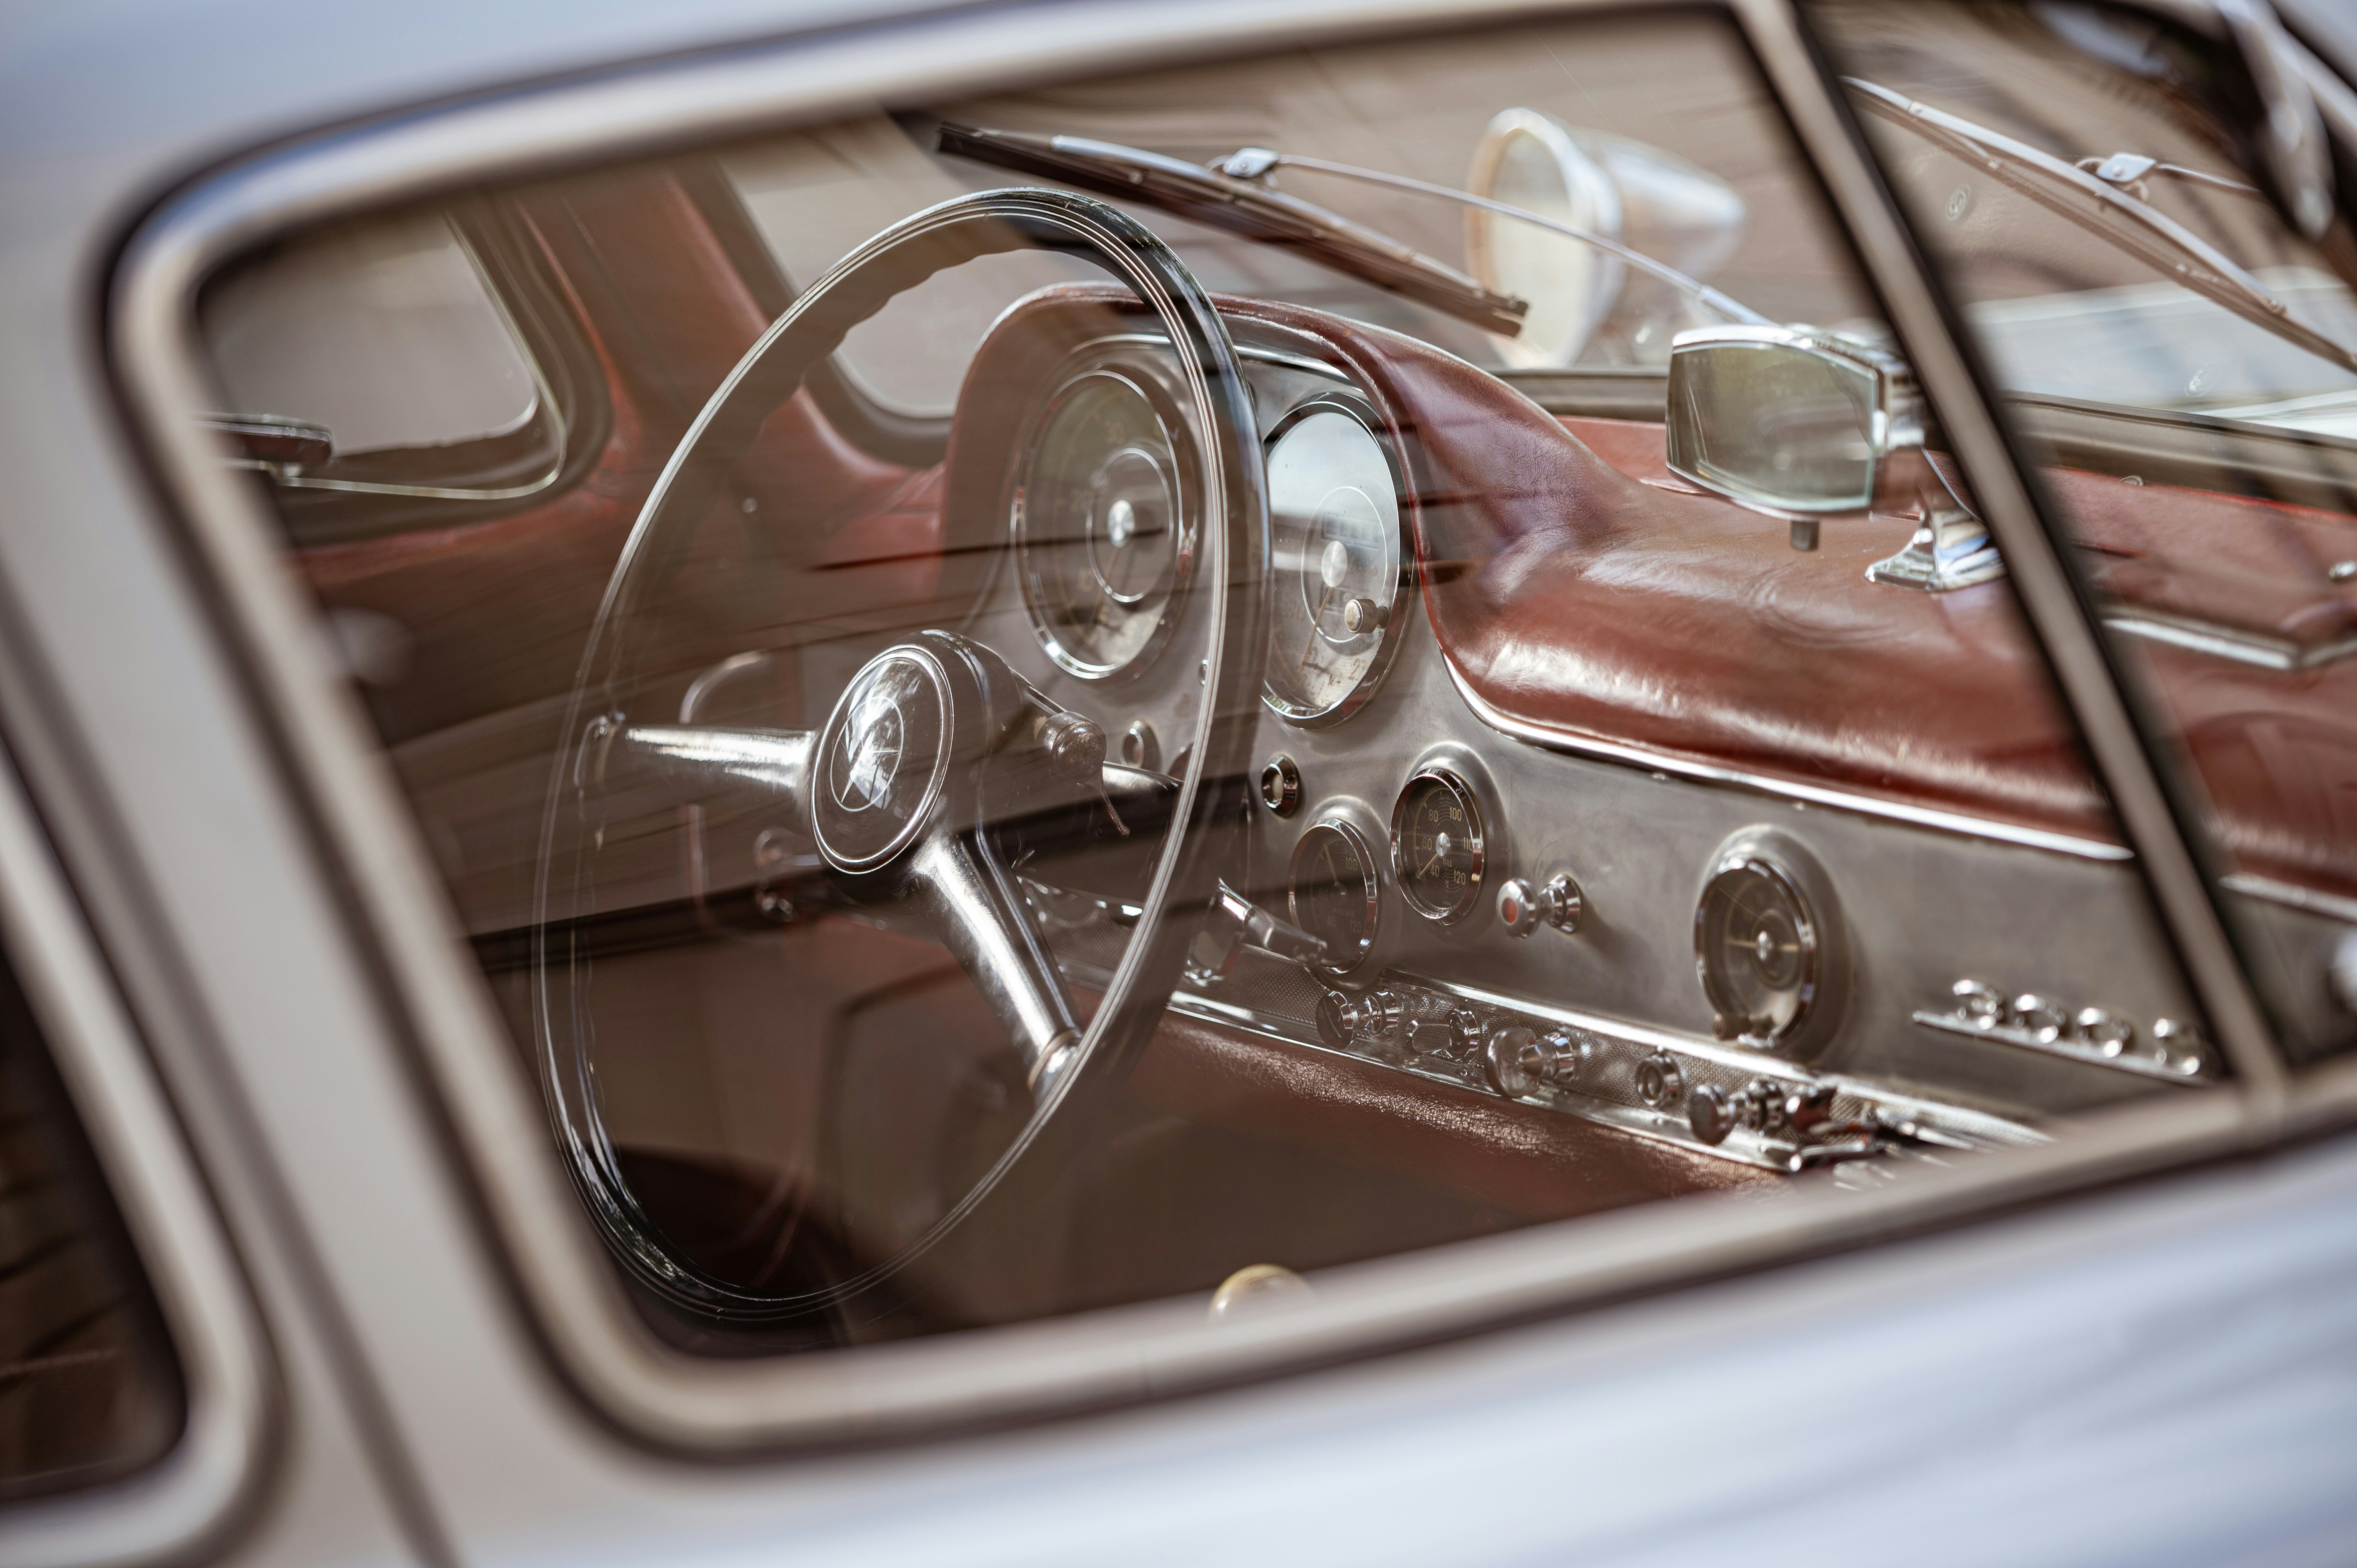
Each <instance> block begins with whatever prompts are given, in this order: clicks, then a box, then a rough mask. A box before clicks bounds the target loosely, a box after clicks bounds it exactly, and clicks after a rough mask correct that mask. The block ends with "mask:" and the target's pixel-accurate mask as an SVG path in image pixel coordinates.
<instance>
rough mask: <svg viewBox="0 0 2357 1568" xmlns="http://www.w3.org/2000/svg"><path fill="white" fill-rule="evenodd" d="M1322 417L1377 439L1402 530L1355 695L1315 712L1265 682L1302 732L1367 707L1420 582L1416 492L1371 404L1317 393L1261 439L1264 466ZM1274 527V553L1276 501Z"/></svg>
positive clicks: (1273, 703) (1272, 653) (1267, 697)
mask: <svg viewBox="0 0 2357 1568" xmlns="http://www.w3.org/2000/svg"><path fill="white" fill-rule="evenodd" d="M1320 413H1339V414H1341V415H1343V416H1345V417H1347V418H1349V419H1351V420H1352V421H1354V422H1356V423H1357V424H1358V425H1359V426H1360V428H1361V429H1362V430H1364V431H1365V432H1366V433H1367V434H1368V435H1370V436H1372V438H1373V440H1374V443H1375V449H1376V450H1377V451H1379V452H1381V453H1382V454H1383V467H1385V468H1386V469H1387V470H1388V471H1389V473H1390V475H1391V482H1392V500H1393V504H1394V508H1395V509H1396V511H1397V515H1398V519H1399V526H1398V528H1397V529H1396V531H1395V532H1394V538H1393V539H1392V540H1391V547H1392V564H1393V566H1394V571H1393V573H1392V585H1391V602H1390V603H1389V604H1388V605H1386V606H1385V607H1384V619H1383V626H1382V627H1381V628H1378V629H1377V630H1376V631H1375V633H1374V634H1373V635H1374V638H1375V645H1374V650H1373V657H1372V659H1371V660H1369V661H1368V664H1367V667H1366V669H1365V670H1363V671H1361V672H1360V674H1359V677H1358V679H1357V680H1356V681H1355V682H1352V684H1351V689H1350V691H1349V692H1347V693H1344V694H1343V695H1342V697H1341V698H1340V700H1338V701H1336V702H1334V703H1331V704H1329V705H1328V706H1326V707H1322V708H1311V707H1307V706H1304V705H1302V704H1300V703H1295V702H1292V701H1289V700H1288V699H1286V698H1285V697H1283V696H1281V695H1279V694H1278V693H1277V692H1276V690H1275V687H1274V686H1272V685H1270V684H1267V683H1265V682H1264V683H1263V685H1262V687H1261V701H1262V703H1265V705H1266V706H1267V708H1268V710H1269V711H1270V712H1271V713H1273V714H1276V715H1277V716H1278V717H1279V718H1282V719H1283V720H1285V722H1286V723H1287V724H1289V725H1294V726H1295V727H1296V728H1297V729H1308V730H1317V729H1328V728H1330V727H1332V726H1333V725H1339V724H1340V723H1342V722H1343V721H1344V720H1346V719H1348V718H1350V717H1351V715H1352V714H1356V713H1357V712H1358V711H1359V710H1360V709H1361V708H1362V707H1364V706H1365V705H1366V703H1367V701H1368V699H1370V698H1372V696H1373V695H1374V694H1375V693H1376V691H1377V690H1378V689H1379V688H1381V686H1382V685H1383V677H1384V676H1385V675H1386V674H1388V673H1389V672H1390V671H1391V666H1392V661H1393V660H1394V659H1395V658H1396V657H1397V656H1398V653H1399V645H1400V641H1401V639H1400V636H1399V624H1400V615H1401V613H1402V610H1403V608H1404V607H1405V604H1406V603H1407V598H1408V592H1407V591H1408V589H1409V587H1410V586H1411V585H1413V584H1414V582H1415V541H1414V538H1413V536H1412V532H1411V517H1412V515H1413V514H1412V507H1413V502H1412V499H1411V498H1412V496H1413V494H1414V491H1413V489H1412V487H1411V486H1410V485H1409V484H1408V482H1407V470H1406V468H1405V467H1404V466H1403V465H1402V463H1401V461H1400V454H1399V448H1398V446H1397V444H1396V443H1394V441H1393V439H1392V437H1391V435H1389V433H1388V432H1387V431H1386V430H1385V429H1384V426H1383V417H1382V416H1381V415H1380V414H1378V413H1376V412H1375V408H1374V405H1373V404H1372V403H1369V402H1368V401H1367V400H1366V399H1365V398H1363V397H1361V396H1359V395H1357V394H1355V393H1352V392H1340V391H1336V392H1318V393H1317V394H1316V395H1314V396H1312V397H1310V398H1308V399H1306V400H1305V401H1303V402H1301V403H1296V404H1294V405H1293V406H1292V407H1291V408H1288V409H1287V410H1286V412H1285V413H1284V415H1283V416H1282V417H1281V418H1279V419H1278V420H1277V422H1276V423H1275V424H1273V425H1271V426H1270V427H1269V432H1268V434H1267V435H1265V436H1264V437H1263V438H1262V440H1261V460H1262V462H1263V463H1264V465H1265V464H1269V463H1273V462H1274V461H1275V457H1276V449H1277V446H1279V445H1280V444H1281V443H1282V442H1283V441H1284V440H1285V438H1286V435H1290V434H1291V433H1292V432H1293V430H1294V429H1295V428H1296V427H1297V426H1298V425H1300V424H1303V423H1304V422H1305V421H1307V420H1308V419H1311V418H1313V417H1315V416H1316V415H1318V414H1320ZM1269 528H1270V542H1271V547H1272V550H1273V549H1274V546H1275V528H1276V521H1275V505H1274V499H1272V502H1271V516H1270V520H1269ZM1280 591H1282V590H1280ZM1270 636H1271V638H1272V639H1274V637H1275V625H1274V617H1273V616H1272V626H1271V628H1270ZM1278 655H1279V650H1277V649H1276V648H1275V647H1274V646H1272V647H1271V648H1270V650H1269V657H1270V659H1271V660H1272V661H1274V660H1275V659H1276V658H1277V657H1278Z"/></svg>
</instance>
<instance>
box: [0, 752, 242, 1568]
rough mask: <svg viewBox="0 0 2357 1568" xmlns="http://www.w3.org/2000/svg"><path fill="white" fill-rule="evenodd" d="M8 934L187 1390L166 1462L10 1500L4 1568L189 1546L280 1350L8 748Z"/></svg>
mask: <svg viewBox="0 0 2357 1568" xmlns="http://www.w3.org/2000/svg"><path fill="white" fill-rule="evenodd" d="M0 941H5V945H6V948H7V951H8V956H9V960H10V961H11V962H12V963H13V964H14V965H15V967H16V976H17V980H18V982H19V983H20V984H21V985H22V986H23V987H24V992H25V998H26V1001H27V1003H28V1004H30V1005H31V1007H32V1010H33V1015H34V1016H35V1017H36V1018H37V1019H38V1021H39V1023H40V1026H41V1031H42V1035H43V1036H44V1039H45V1041H46V1043H47V1044H48V1048H49V1054H50V1056H51V1058H53V1059H54V1060H55V1061H56V1063H57V1067H58V1075H59V1078H60V1079H63V1080H64V1082H65V1087H66V1093H67V1096H68V1098H69V1099H70V1101H72V1104H73V1109H74V1112H75V1113H76V1114H77V1116H78V1117H79V1118H80V1119H81V1124H82V1129H83V1131H84V1133H86V1134H87V1135H88V1137H89V1139H90V1143H91V1149H92V1151H93V1153H95V1155H97V1157H98V1161H99V1164H100V1165H101V1167H102V1169H103V1170H104V1172H105V1175H106V1178H107V1184H108V1187H109V1188H110V1190H111V1192H112V1194H113V1198H114V1202H115V1205H116V1207H117V1208H119V1209H120V1210H121V1212H122V1215H123V1222H124V1227H125V1229H127V1230H129V1231H130V1233H131V1240H132V1245H133V1247H134V1249H135V1251H137V1253H138V1257H139V1262H140V1264H141V1266H142V1268H143V1270H144V1271H145V1274H146V1278H147V1283H148V1287H149V1289H150V1290H152V1291H153V1292H154V1294H155V1297H156V1305H157V1306H158V1308H159V1309H160V1310H161V1311H162V1314H163V1316H164V1325H165V1329H166V1332H167V1334H168V1336H169V1337H170V1339H171V1344H172V1348H173V1351H174V1353H175V1354H176V1355H177V1356H178V1360H179V1366H180V1377H181V1380H182V1383H183V1386H184V1389H185V1391H186V1398H187V1402H188V1409H187V1418H186V1423H185V1424H184V1425H183V1426H182V1428H181V1431H180V1436H179V1440H178V1443H177V1444H174V1445H173V1447H172V1449H171V1450H170V1451H169V1452H168V1453H167V1454H166V1455H164V1457H163V1458H162V1459H160V1460H159V1461H157V1462H156V1464H155V1465H152V1466H149V1467H147V1468H146V1469H145V1470H142V1471H140V1472H139V1473H137V1474H135V1475H133V1476H131V1477H126V1478H125V1479H124V1480H121V1481H117V1482H113V1483H111V1484H108V1485H104V1486H100V1487H91V1488H89V1489H87V1490H83V1491H76V1492H66V1493H61V1494H59V1495H58V1496H55V1497H50V1498H38V1499H34V1500H31V1501H27V1502H22V1503H16V1504H11V1505H7V1506H5V1507H0V1568H67V1565H69V1564H71V1565H75V1568H81V1565H86V1564H95V1563H137V1562H145V1561H148V1560H151V1559H154V1558H156V1557H159V1556H163V1555H165V1554H167V1553H170V1552H182V1551H186V1550H187V1549H188V1548H189V1547H190V1546H192V1545H194V1544H195V1543H197V1542H199V1541H203V1540H205V1539H207V1538H209V1537H211V1536H213V1535H214V1534H215V1533H216V1532H218V1531H219V1530H221V1529H222V1528H223V1527H224V1526H225V1525H226V1524H227V1522H228V1521H229V1520H230V1519H231V1516H232V1515H233V1514H234V1513H235V1512H236V1511H237V1509H238V1508H239V1505H240V1504H241V1503H242V1501H243V1500H244V1498H245V1496H246V1493H247V1492H248V1490H249V1488H250V1487H251V1486H252V1485H253V1482H254V1480H255V1479H256V1477H258V1476H259V1474H260V1472H261V1468H262V1460H263V1456H264V1445H265V1444H266V1442H267V1440H268V1438H269V1435H270V1429H271V1426H272V1423H273V1415H274V1411H275V1409H276V1405H275V1401H274V1392H275V1388H274V1380H273V1372H272V1369H271V1362H270V1359H269V1358H268V1356H267V1354H266V1352H265V1349H264V1335H263V1331H262V1327H261V1324H260V1320H259V1318H258V1317H257V1316H256V1314H255V1310H254V1306H253V1298H252V1296H251V1295H250V1294H248V1292H247V1289H246V1284H245V1281H244V1278H243V1276H242V1273H240V1271H239V1268H238V1266H237V1262H236V1261H235V1258H234V1256H233V1254H232V1252H231V1248H230V1244H229V1240H228V1238H227V1237H226V1236H225V1235H224V1234H223V1232H222V1230H221V1222H220V1220H219V1219H218V1218H217V1216H216V1215H215V1214H214V1212H213V1209H212V1207H211V1205H210V1202H209V1201H208V1198H207V1187H206V1185H205V1182H204V1180H203V1178H202V1177H201V1176H199V1174H198V1171H197V1168H196V1162H195V1160H194V1159H193V1157H192V1156H191V1155H190V1154H189V1152H188V1144H187V1142H186V1140H185V1139H184V1138H183V1137H182V1136H181V1133H180V1129H179V1126H178V1122H177V1121H176V1120H175V1119H174V1116H173V1114H172V1112H171V1110H170V1108H169V1106H168V1105H167V1101H166V1099H165V1095H164V1090H163V1087H162V1085H161V1084H160V1083H159V1082H158V1081H157V1079H156V1073H155V1069H154V1068H153V1067H152V1065H151V1064H150V1063H149V1062H148V1060H147V1058H146V1055H145V1052H144V1051H143V1050H142V1048H141V1047H140V1046H139V1043H138V1041H137V1039H136V1036H135V1033H134V1031H133V1028H132V1026H131V1021H130V1016H129V1015H128V1013H127V1011H126V1010H125V1007H124V1001H123V998H122V995H121V993H119V991H118V990H117V989H116V987H115V985H114V983H113V979H112V978H111V977H110V976H109V975H108V973H107V971H106V968H105V965H104V963H103V961H102V960H101V959H100V957H99V955H98V952H97V949H96V946H95V944H94V943H93V942H92V940H91V933H90V929H89V927H88V926H87V924H86V923H85V922H84V920H83V917H82V914H81V909H80V908H78V907H77V906H76V904H75V902H74V899H73V897H72V895H71V894H70V892H68V891H67V888H66V883H65V876H64V873H63V871H62V870H61V869H60V868H59V865H58V863H57V860H56V859H55V857H54V856H53V855H52V854H51V852H50V849H49V844H48V839H47V837H46V835H45V834H44V833H43V832H42V831H41V829H40V826H39V824H38V822H37V821H36V820H35V818H34V815H33V811H32V808H31V806H30V805H29V804H28V803H27V800H26V798H25V795H24V792H23V790H22V788H21V787H20V785H19V783H18V781H17V777H16V769H15V764H14V761H13V759H12V758H11V757H9V756H8V754H7V753H6V751H5V749H0Z"/></svg>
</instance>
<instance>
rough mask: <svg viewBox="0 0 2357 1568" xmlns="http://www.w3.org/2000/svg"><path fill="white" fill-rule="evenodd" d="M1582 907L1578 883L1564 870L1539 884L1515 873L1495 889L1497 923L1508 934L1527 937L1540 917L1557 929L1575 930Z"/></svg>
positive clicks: (1537, 923)
mask: <svg viewBox="0 0 2357 1568" xmlns="http://www.w3.org/2000/svg"><path fill="white" fill-rule="evenodd" d="M1586 909H1587V905H1586V902H1585V901H1584V900H1583V899H1582V898H1581V897H1580V893H1579V884H1578V883H1577V882H1574V881H1573V880H1572V879H1571V873H1569V872H1567V871H1558V872H1556V873H1555V875H1553V876H1550V877H1548V878H1547V879H1546V883H1545V885H1544V886H1539V887H1533V886H1531V885H1530V884H1529V883H1528V882H1525V881H1524V880H1523V878H1521V877H1519V876H1517V877H1515V878H1513V879H1512V880H1511V881H1509V882H1508V883H1506V884H1505V886H1502V887H1500V888H1499V889H1498V922H1499V924H1501V925H1502V926H1504V927H1505V928H1506V930H1507V932H1508V934H1509V935H1512V936H1517V937H1527V936H1529V935H1530V934H1531V933H1532V932H1533V931H1535V930H1537V929H1539V923H1540V922H1541V921H1542V920H1544V922H1546V924H1548V925H1550V926H1553V927H1554V928H1555V929H1556V930H1558V931H1564V932H1566V933H1568V932H1571V931H1576V930H1577V929H1579V918H1580V916H1581V915H1582V914H1583V913H1585V912H1586Z"/></svg>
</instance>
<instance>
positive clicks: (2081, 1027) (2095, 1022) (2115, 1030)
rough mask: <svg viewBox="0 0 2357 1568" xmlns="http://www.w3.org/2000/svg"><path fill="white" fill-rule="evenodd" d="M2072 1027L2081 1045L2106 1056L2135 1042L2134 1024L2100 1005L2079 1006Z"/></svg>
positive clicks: (2115, 1054)
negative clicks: (2077, 1014)
mask: <svg viewBox="0 0 2357 1568" xmlns="http://www.w3.org/2000/svg"><path fill="white" fill-rule="evenodd" d="M2072 1029H2073V1030H2074V1031H2075V1032H2076V1033H2077V1035H2078V1036H2079V1041H2080V1043H2081V1044H2082V1045H2085V1046H2090V1047H2093V1048H2094V1049H2095V1050H2097V1051H2100V1052H2102V1053H2103V1054H2104V1056H2107V1057H2116V1056H2118V1055H2119V1054H2120V1053H2121V1052H2123V1051H2125V1050H2126V1049H2127V1048H2128V1047H2130V1046H2132V1045H2134V1044H2136V1026H2135V1025H2134V1024H2131V1023H2130V1022H2128V1021H2127V1020H2126V1018H2123V1017H2121V1016H2120V1015H2118V1014H2116V1013H2113V1012H2110V1011H2108V1010H2106V1009H2104V1008H2102V1007H2082V1008H2080V1009H2079V1016H2078V1017H2077V1018H2076V1019H2075V1020H2073V1021H2072Z"/></svg>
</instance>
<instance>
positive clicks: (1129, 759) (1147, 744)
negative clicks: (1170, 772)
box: [1121, 719, 1162, 773]
mask: <svg viewBox="0 0 2357 1568" xmlns="http://www.w3.org/2000/svg"><path fill="white" fill-rule="evenodd" d="M1121 760H1122V764H1123V766H1125V767H1128V768H1145V769H1146V771H1147V772H1149V773H1153V772H1159V771H1160V770H1161V768H1162V737H1161V736H1157V735H1156V734H1155V733H1154V726H1153V725H1150V724H1148V723H1146V721H1145V720H1144V719H1132V720H1130V721H1129V727H1128V728H1127V729H1125V730H1124V731H1122V732H1121Z"/></svg>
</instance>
